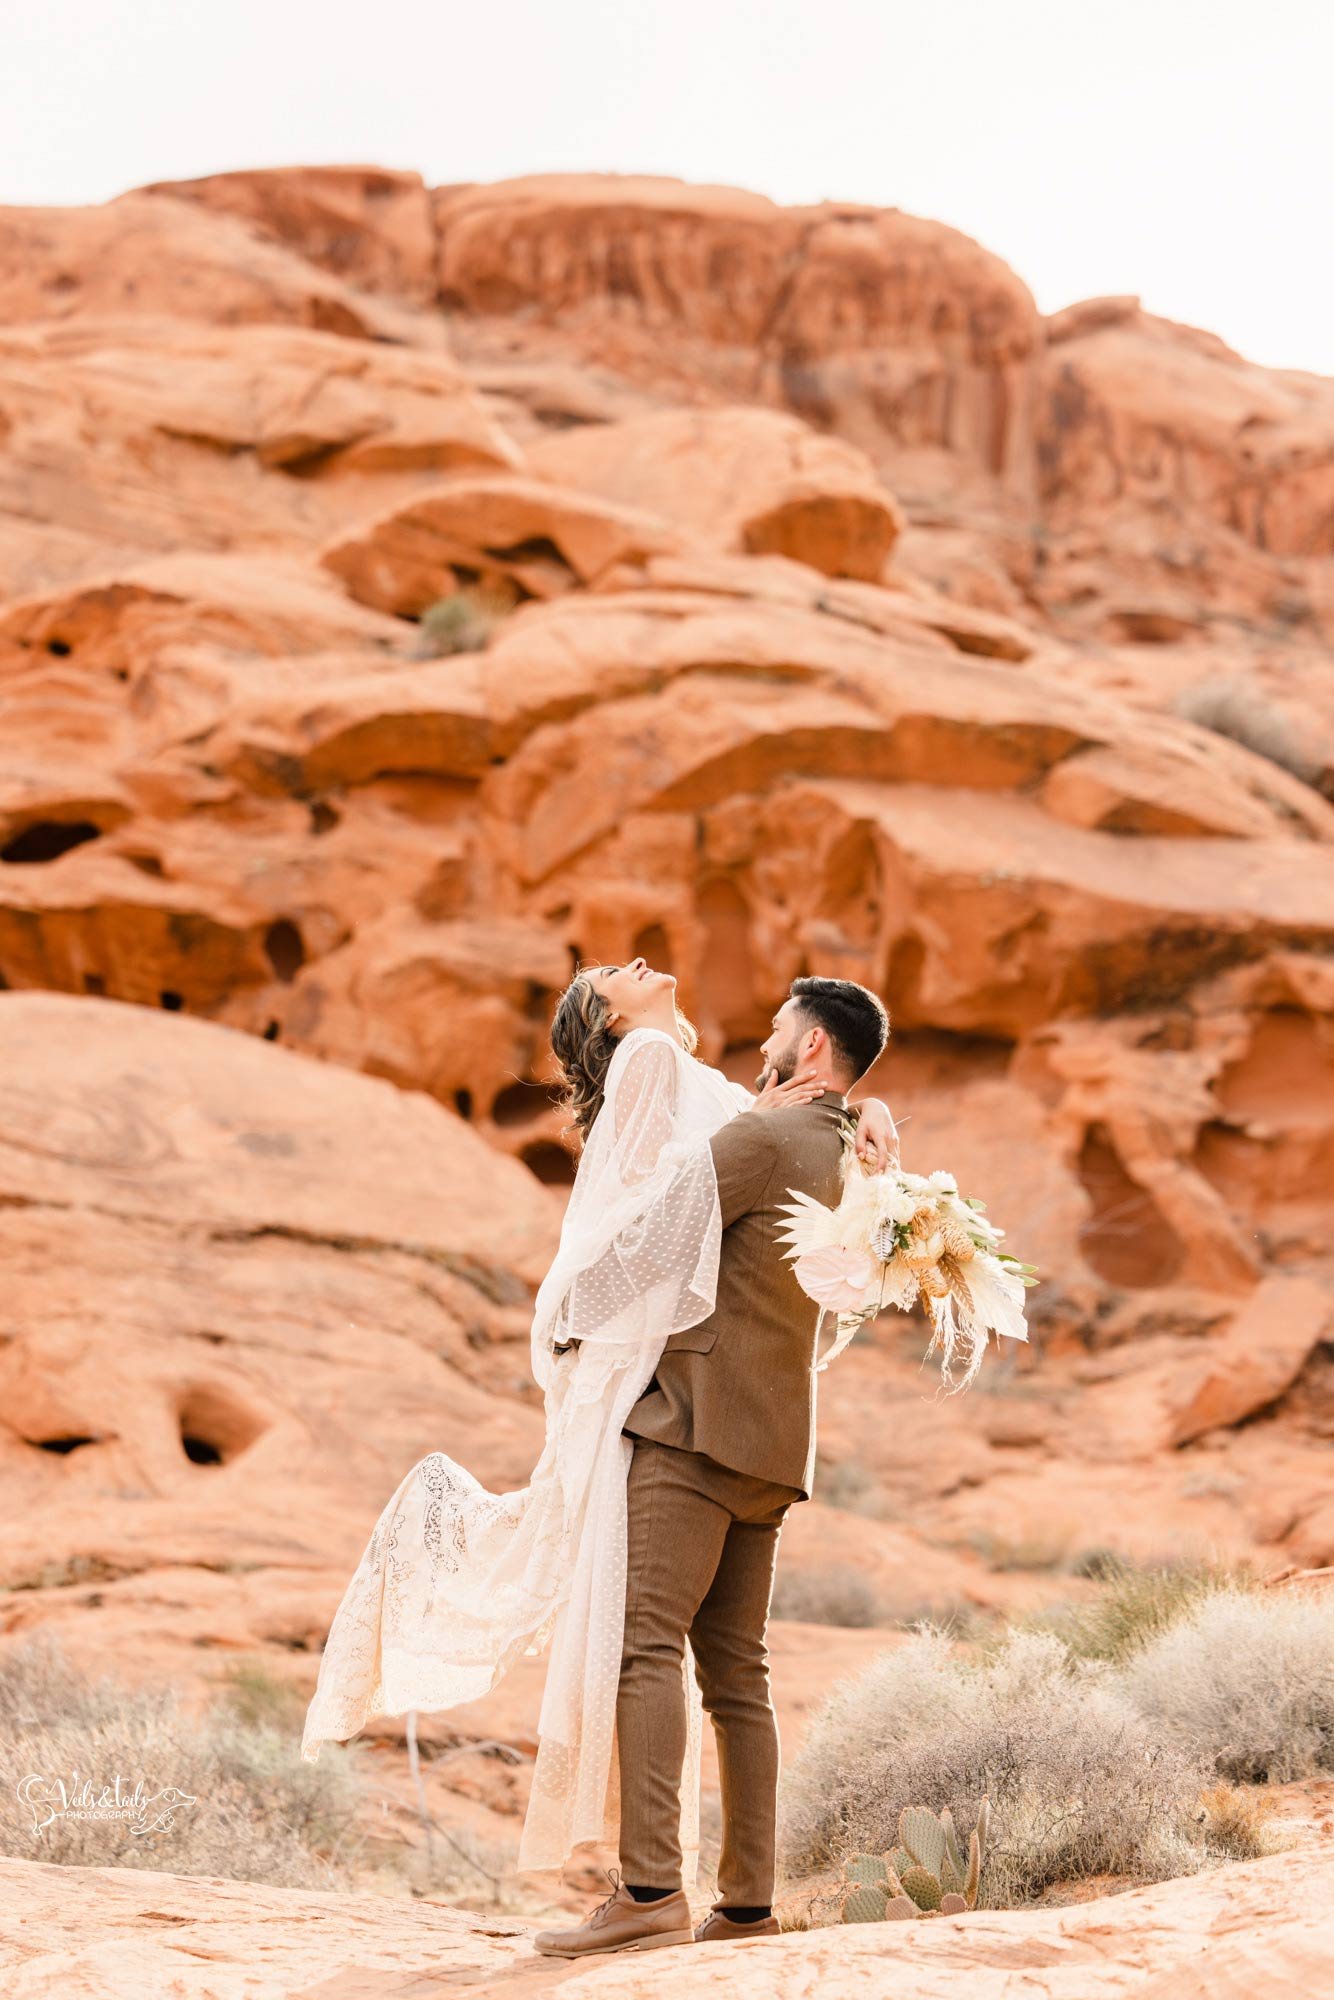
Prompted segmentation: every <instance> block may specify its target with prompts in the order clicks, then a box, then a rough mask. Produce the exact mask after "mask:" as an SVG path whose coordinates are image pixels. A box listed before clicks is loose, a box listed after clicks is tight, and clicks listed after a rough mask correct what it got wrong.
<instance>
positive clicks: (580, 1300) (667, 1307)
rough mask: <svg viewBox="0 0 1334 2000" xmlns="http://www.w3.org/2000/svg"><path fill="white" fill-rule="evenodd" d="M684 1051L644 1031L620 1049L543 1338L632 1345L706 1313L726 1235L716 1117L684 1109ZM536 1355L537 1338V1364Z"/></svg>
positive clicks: (547, 1304) (586, 1159)
mask: <svg viewBox="0 0 1334 2000" xmlns="http://www.w3.org/2000/svg"><path fill="white" fill-rule="evenodd" d="M689 1060H690V1059H689V1057H688V1056H687V1055H686V1053H685V1051H684V1050H683V1049H682V1048H680V1046H679V1045H678V1044H677V1043H675V1042H674V1041H673V1040H672V1038H671V1037H670V1036H668V1035H665V1034H661V1033H658V1032H656V1031H653V1030H646V1029H636V1030H634V1031H633V1033H632V1034H630V1035H627V1036H626V1038H625V1041H624V1043H623V1044H622V1046H621V1047H620V1048H619V1049H618V1050H617V1052H616V1055H615V1057H614V1058H613V1061H612V1068H611V1071H610V1072H609V1074H608V1079H607V1092H606V1097H605V1099H604V1102H603V1105H602V1109H601V1110H600V1111H599V1113H598V1115H597V1118H596V1119H595V1121H594V1124H593V1129H592V1131H591V1132H590V1134H589V1137H588V1142H587V1144H586V1146H585V1148H584V1153H583V1156H582V1158H581V1160H580V1163H579V1172H578V1175H577V1177H576V1180H575V1186H574V1191H573V1194H572V1195H571V1199H570V1206H569V1209H568V1210H567V1212H566V1218H565V1227H564V1229H563V1231H562V1234H561V1245H560V1249H559V1251H558V1252H557V1256H556V1261H555V1263H554V1265H553V1266H552V1269H551V1271H550V1272H549V1273H548V1275H547V1279H546V1281H545V1283H544V1285H543V1288H542V1291H541V1292H539V1294H538V1308H537V1319H536V1322H535V1330H536V1333H537V1335H538V1336H539V1338H540V1339H547V1340H550V1339H554V1340H557V1341H560V1342H561V1343H564V1342H566V1341H571V1340H573V1341H580V1342H586V1341H599V1342H606V1343H608V1344H616V1345H621V1344H628V1345H629V1346H640V1345H643V1344H644V1343H645V1342H648V1341H652V1340H662V1339H665V1338H666V1337H667V1336H668V1335H669V1334H672V1333H675V1332H678V1331H680V1330H681V1329H683V1328H685V1327H688V1326H695V1325H696V1324H698V1322H699V1321H700V1320H701V1319H706V1318H707V1317H708V1315H709V1313H710V1312H712V1310H713V1303H714V1295H715V1292H716V1288H717V1278H718V1246H719V1243H720V1241H721V1237H722V1225H721V1221H720V1218H719V1207H718V1187H717V1180H716V1177H715V1173H714V1166H713V1155H712V1153H711V1152H710V1150H709V1137H710V1133H711V1130H712V1129H713V1125H710V1126H707V1127H706V1126H704V1125H701V1124H700V1122H699V1118H698V1115H694V1116H693V1117H692V1115H690V1114H689V1112H688V1109H687V1105H686V1103H685V1099H686V1090H685V1071H684V1065H685V1064H687V1063H688V1062H689ZM713 1123H714V1125H716V1119H715V1120H714V1122H713ZM540 1358H541V1356H540V1350H539V1346H538V1342H537V1341H536V1340H535V1345H534V1367H535V1369H536V1368H537V1366H538V1363H539V1360H540ZM538 1379H539V1380H541V1379H542V1377H541V1375H540V1374H539V1376H538Z"/></svg>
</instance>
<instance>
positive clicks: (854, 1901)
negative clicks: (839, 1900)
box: [842, 1882, 885, 1924]
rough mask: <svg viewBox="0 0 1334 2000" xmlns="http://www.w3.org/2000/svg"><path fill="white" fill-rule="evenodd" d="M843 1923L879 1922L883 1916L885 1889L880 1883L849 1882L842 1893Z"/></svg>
mask: <svg viewBox="0 0 1334 2000" xmlns="http://www.w3.org/2000/svg"><path fill="white" fill-rule="evenodd" d="M842 1916H843V1921H844V1923H845V1924H879V1923H883V1922H884V1917H885V1891H884V1887H883V1885H882V1884H880V1883H876V1882H850V1883H849V1884H848V1886H847V1888H846V1889H845V1891H844V1893H843V1910H842Z"/></svg>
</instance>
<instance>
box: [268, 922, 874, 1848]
mask: <svg viewBox="0 0 1334 2000" xmlns="http://www.w3.org/2000/svg"><path fill="white" fill-rule="evenodd" d="M696 1039H697V1038H696V1034H695V1030H694V1028H693V1027H692V1025H691V1024H690V1022H689V1021H688V1020H687V1019H686V1018H685V1016H684V1015H683V1014H682V1013H681V1011H680V1009H679V1007H678V1006H677V1003H676V981H675V979H674V978H673V977H672V975H671V974H670V973H667V972H655V971H654V970H652V968H651V967H649V966H648V965H647V963H646V962H645V961H644V959H642V958H636V959H634V960H632V961H631V963H630V964H628V965H623V966H617V965H604V966H598V967H594V968H590V969H586V970H583V971H581V972H579V973H578V974H576V976H575V978H574V979H573V980H572V981H571V983H570V985H569V986H568V987H567V989H566V991H565V992H564V994H563V995H562V996H561V999H560V1002H559V1004H558V1006H557V1010H556V1015H555V1019H554V1022H553V1025H552V1034H551V1041H552V1052H553V1055H554V1057H555V1060H556V1063H557V1066H558V1069H559V1073H560V1078H561V1081H562V1083H563V1085H564V1102H565V1104H566V1106H567V1108H568V1110H569V1112H570V1114H571V1117H572V1120H573V1123H574V1125H575V1127H576V1128H577V1131H578V1133H579V1136H580V1140H581V1142H582V1150H581V1154H580V1159H579V1167H578V1172H577V1174H576V1176H575V1182H574V1187H573V1189H572V1190H571V1194H570V1201H569V1207H568V1209H567V1211H566V1215H565V1220H564V1224H563V1227H562V1231H561V1237H560V1243H559V1247H558V1249H557V1252H556V1256H555V1259H554V1261H553V1263H552V1265H551V1269H550V1270H549V1271H548V1273H547V1275H546V1278H545V1279H544V1280H543V1282H542V1285H541V1287H540V1289H539V1291H538V1294H537V1300H536V1303H535V1306H534V1312H533V1322H532V1337H531V1341H532V1369H533V1375H534V1377H535V1379H536V1381H537V1383H538V1385H539V1387H540V1388H541V1389H542V1390H543V1392H544V1398H545V1411H546V1438H545V1443H544V1445H543V1449H542V1455H541V1457H540V1458H539V1459H538V1462H537V1465H536V1466H535V1467H534V1470H533V1476H532V1479H531V1481H530V1483H529V1484H528V1485H527V1486H525V1487H522V1488H520V1489H518V1490H517V1491H515V1492H510V1493H492V1492H490V1491H488V1490H487V1488H485V1487H484V1486H482V1485H481V1484H480V1483H479V1482H478V1481H477V1480H476V1479H475V1478H474V1477H473V1475H472V1474H471V1473H470V1472H469V1471H468V1470H467V1468H466V1467H465V1466H462V1465H460V1464H458V1463H457V1461H456V1460H454V1459H452V1458H448V1457H446V1455H445V1454H444V1453H443V1452H432V1453H431V1454H430V1456H429V1457H427V1458H424V1459H422V1460H421V1462H420V1463H419V1464H417V1465H415V1466H414V1467H413V1468H412V1470H411V1472H409V1473H408V1475H407V1476H406V1478H405V1479H404V1480H403V1482H402V1484H401V1485H400V1486H399V1487H398V1489H397V1491H396V1492H395V1493H394V1494H393V1495H392V1497H391V1498H390V1500H389V1502H388V1504H387V1505H386V1507H385V1509H384V1512H383V1513H382V1514H381V1516H380V1519H379V1521H378V1522H377V1524H376V1527H375V1531H374V1533H373V1534H372V1536H371V1539H370V1542H369V1544H368V1545H367V1548H366V1551H365V1553H364V1554H363V1556H362V1558H361V1561H360V1563H359V1564H358V1566H357V1569H356V1572H355V1574H354V1575H353V1577H352V1580H351V1582H350V1583H349V1584H348V1587H347V1590H346V1592H345V1593H344V1596H343V1600H342V1603H341V1604H340V1605H339V1607H338V1611H337V1613H336V1615H335V1617H334V1621H333V1624H332V1626H331V1628H330V1632H329V1637H328V1640H327V1642H326V1645H325V1648H324V1654H323V1657H322V1659H321V1662H320V1672H319V1681H318V1685H317V1687H316V1690H315V1694H314V1697H313V1699H312V1701H311V1703H310V1707H309V1710H308V1712H307V1716H306V1724H305V1730H304V1734H303V1737H302V1745H301V1750H302V1755H303V1757H305V1758H306V1759H307V1761H309V1762H314V1761H315V1760H316V1759H317V1758H318V1756H319V1753H320V1746H321V1744H323V1743H325V1742H339V1741H345V1740H346V1739H347V1738H348V1737H351V1736H355V1735H356V1734H357V1733H358V1731H359V1730H360V1729H362V1728H363V1726H364V1725H365V1723H366V1721H367V1719H368V1718H369V1717H371V1716H374V1715H404V1714H407V1713H408V1712H409V1711H412V1710H422V1711H439V1710H442V1709H449V1708H454V1707H456V1706H457V1705H458V1704H460V1703H462V1702H470V1701H475V1700H477V1699H478V1698H479V1697H480V1696H482V1695H484V1694H486V1693H488V1692H489V1690H490V1689H491V1688H493V1687H494V1686H495V1685H496V1683H497V1682H498V1681H499V1680H500V1679H501V1678H502V1676H503V1675H504V1674H505V1673H506V1672H507V1671H508V1669H509V1668H510V1667H511V1666H512V1665H513V1664H514V1662H515V1661H516V1660H517V1659H518V1658H519V1657H520V1656H521V1655H523V1654H530V1655H531V1654H540V1653H542V1652H543V1651H545V1650H546V1649H547V1648H548V1647H549V1648H550V1656H549V1661H548V1667H547V1677H546V1686H545V1690H544V1694H543V1699H542V1708H541V1714H540V1719H539V1724H538V1750H537V1758H536V1764H535V1768H534V1772H533V1783H532V1789H531V1792H530V1795H529V1801H528V1809H527V1814H526V1816H525V1820H524V1825H523V1832H522V1836H521V1839H520V1845H519V1856H518V1865H519V1867H520V1869H521V1870H523V1871H525V1872H528V1873H532V1872H542V1871H549V1870H559V1869H560V1868H561V1867H562V1865H563V1864H564V1862H565V1860H566V1859H567V1858H568V1856H569V1854H570V1853H571V1851H572V1850H573V1849H574V1848H575V1847H576V1846H577V1845H579V1843H581V1842H583V1841H588V1840H593V1841H597V1840H612V1841H614V1840H615V1837H616V1832H617V1815H618V1801H617V1799H616V1797H615V1790H616V1772H615V1762H614V1757H613V1748H614V1731H615V1719H616V1692H617V1685H618V1681H619V1678H620V1660H621V1646H622V1639H623V1620H624V1606H625V1587H626V1475H627V1472H628V1469H629V1464H630V1459H631V1456H632V1451H633V1447H632V1445H631V1442H630V1439H629V1437H628V1436H623V1435H622V1432H621V1426H622V1425H623V1423H624V1422H625V1419H626V1417H627V1416H628V1414H629V1412H630V1408H631V1406H632V1404H633V1403H635V1402H636V1401H637V1399H638V1398H639V1397H640V1396H641V1395H642V1394H643V1393H644V1390H645V1389H646V1387H647V1386H648V1383H649V1381H650V1379H651V1378H652V1375H653V1371H654V1369H655V1367H656V1365H657V1362H658V1358H659V1356H660V1355H661V1353H662V1349H663V1344H664V1342H665V1341H666V1339H667V1338H668V1336H669V1335H671V1334H673V1333H676V1332H679V1331H681V1330H683V1329H684V1328H686V1327H689V1326H695V1325H697V1324H698V1323H699V1322H700V1321H701V1320H703V1319H706V1318H707V1317H708V1315H709V1314H710V1312H711V1311H712V1310H713V1305H714V1291H715V1286H716V1282H717V1274H718V1252H719V1243H720V1240H721V1235H722V1228H721V1217H720V1213H719V1206H718V1192H717V1185H716V1181H715V1178H714V1171H713V1156H712V1153H711V1151H710V1149H709V1139H710V1137H711V1135H712V1134H713V1133H714V1132H716V1131H717V1130H718V1128H719V1127H720V1126H721V1125H722V1124H724V1123H725V1121H726V1120H727V1119H729V1118H733V1117H736V1116H737V1114H738V1113H740V1112H742V1111H756V1112H760V1113H769V1112H772V1111H774V1110H779V1109H782V1108H784V1107H786V1106H789V1105H793V1104H804V1103H807V1102H809V1101H810V1099H811V1098H813V1097H815V1096H818V1095H820V1088H819V1087H818V1086H817V1085H815V1084H814V1083H813V1081H812V1079H811V1077H810V1076H809V1075H808V1074H801V1075H794V1076H790V1077H786V1078H782V1077H780V1076H778V1075H777V1074H776V1073H775V1072H772V1071H770V1072H768V1073H767V1074H766V1075H765V1076H764V1077H762V1078H761V1079H760V1080H759V1084H758V1095H752V1094H751V1092H750V1091H748V1090H746V1089H745V1088H744V1087H743V1086H742V1085H740V1084H735V1083H731V1082H729V1081H728V1079H727V1078H726V1077H725V1076H723V1074H722V1073H721V1071H719V1070H716V1069H712V1068H710V1067H709V1066H708V1065H707V1064H705V1063H703V1062H700V1061H698V1060H697V1059H696V1058H695V1056H694V1053H693V1051H694V1048H695V1046H696ZM895 1143H896V1135H895V1134H894V1126H893V1121H892V1119H891V1118H890V1116H889V1113H888V1111H887V1110H886V1109H885V1107H884V1106H883V1105H881V1104H879V1103H878V1102H876V1101H874V1100H872V1101H871V1102H870V1103H868V1104H865V1105H863V1106H862V1107H861V1117H860V1121H859V1124H858V1128H857V1140H856V1145H857V1151H858V1153H859V1154H860V1155H861V1156H862V1157H863V1159H864V1160H867V1161H872V1162H874V1164H875V1165H876V1166H878V1167H880V1166H883V1165H885V1163H886V1160H887V1158H888V1155H889V1151H890V1148H891V1146H892V1145H894V1144H895ZM692 1667H693V1658H692V1655H691V1652H690V1648H689V1645H688V1644H687V1647H686V1657H685V1671H684V1679H685V1694H686V1705H687V1723H688V1728H687V1752H686V1759H685V1767H684V1770H683V1774H682V1786H681V1847H682V1854H683V1857H684V1863H685V1882H686V1884H687V1885H690V1884H693V1883H694V1881H695V1879H696V1866H697V1861H698V1851H699V1756H700V1743H701V1736H702V1730H701V1704H700V1697H699V1691H698V1687H697V1685H696V1682H695V1676H694V1673H693V1671H692ZM609 1788H610V1789H609Z"/></svg>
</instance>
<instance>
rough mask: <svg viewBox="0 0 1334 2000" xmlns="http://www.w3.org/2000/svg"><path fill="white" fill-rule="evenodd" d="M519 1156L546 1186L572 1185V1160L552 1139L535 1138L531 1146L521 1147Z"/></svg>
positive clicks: (562, 1147)
mask: <svg viewBox="0 0 1334 2000" xmlns="http://www.w3.org/2000/svg"><path fill="white" fill-rule="evenodd" d="M519 1158H520V1159H521V1160H522V1161H523V1163H524V1165H525V1166H526V1167H527V1168H528V1170H529V1172H530V1173H533V1174H536V1175H537V1178H538V1179H539V1180H540V1181H541V1182H542V1183H543V1185H544V1186H546V1187H572V1186H573V1185H574V1161H573V1160H572V1159H571V1158H570V1155H569V1154H568V1153H567V1152H566V1150H565V1148H564V1146H558V1145H557V1143H556V1141H555V1140H554V1139H535V1140H534V1141H533V1143H532V1145H531V1146H525V1147H524V1148H523V1151H522V1152H521V1153H520V1155H519Z"/></svg>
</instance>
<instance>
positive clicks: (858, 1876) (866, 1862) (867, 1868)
mask: <svg viewBox="0 0 1334 2000" xmlns="http://www.w3.org/2000/svg"><path fill="white" fill-rule="evenodd" d="M843 1873H844V1874H845V1875H846V1876H847V1878H848V1880H849V1882H867V1883H872V1884H874V1883H878V1884H879V1885H880V1887H881V1888H882V1889H883V1888H884V1887H885V1884H886V1883H887V1882H888V1880H889V1869H888V1867H887V1866H886V1863H885V1857H884V1855H883V1854H854V1855H853V1857H852V1859H851V1861H845V1862H844V1863H843Z"/></svg>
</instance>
